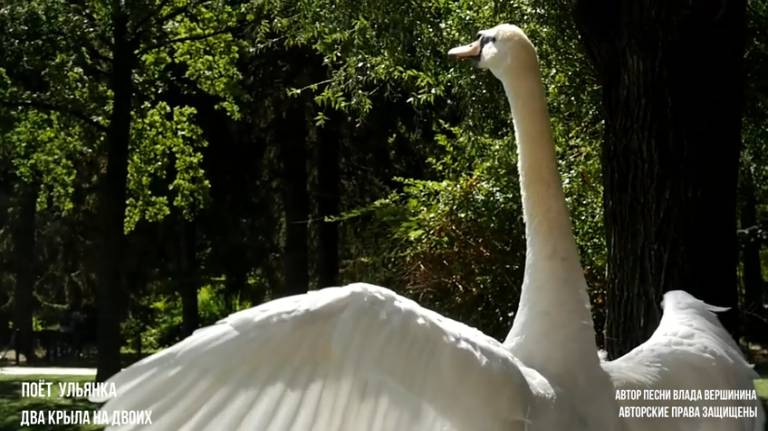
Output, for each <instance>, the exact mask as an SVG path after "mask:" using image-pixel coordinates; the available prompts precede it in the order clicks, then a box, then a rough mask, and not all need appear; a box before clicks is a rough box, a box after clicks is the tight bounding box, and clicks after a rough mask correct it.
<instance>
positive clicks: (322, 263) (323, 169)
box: [317, 122, 339, 287]
mask: <svg viewBox="0 0 768 431" xmlns="http://www.w3.org/2000/svg"><path fill="white" fill-rule="evenodd" d="M337 127H338V124H337V123H336V122H331V123H330V124H328V125H327V126H326V128H324V129H322V130H321V132H320V142H318V145H317V193H318V196H317V199H318V202H317V204H318V211H319V213H320V214H319V215H320V218H321V219H322V220H320V225H319V228H318V233H317V260H318V263H317V266H318V268H317V282H318V285H319V286H320V287H326V286H335V285H336V284H338V282H339V229H338V223H337V222H331V221H325V220H324V218H325V217H328V216H336V215H338V213H339V134H338V129H337Z"/></svg>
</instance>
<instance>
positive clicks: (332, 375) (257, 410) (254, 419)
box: [103, 25, 761, 431]
mask: <svg viewBox="0 0 768 431" xmlns="http://www.w3.org/2000/svg"><path fill="white" fill-rule="evenodd" d="M482 34H483V37H482V38H481V39H480V40H478V41H476V42H474V43H473V44H470V45H468V46H465V47H459V48H455V49H454V50H451V53H450V54H452V55H454V56H457V57H473V58H476V59H477V60H478V63H479V65H480V66H481V67H485V68H488V69H490V70H491V71H492V72H493V73H494V75H496V77H498V78H499V79H500V80H501V81H502V83H503V84H504V89H505V91H506V93H507V96H508V98H509V100H510V107H511V109H512V114H513V118H514V121H515V130H516V135H517V144H518V152H519V156H520V157H519V161H520V176H521V178H520V184H521V190H522V195H523V206H524V217H525V221H526V236H527V247H528V251H527V255H526V270H525V279H524V282H523V289H522V295H521V298H520V306H519V310H518V313H517V315H516V318H515V322H514V325H513V327H512V330H511V331H510V334H509V336H508V337H507V339H506V341H505V342H504V344H501V343H499V342H497V341H496V340H494V339H492V338H489V337H487V336H485V335H483V334H482V333H480V332H479V331H477V330H475V329H473V328H469V327H467V326H465V325H463V324H461V323H458V322H455V321H453V320H451V319H448V318H445V317H442V316H440V315H438V314H436V313H434V312H432V311H429V310H427V309H424V308H422V307H420V306H419V305H417V304H416V303H414V302H413V301H410V300H408V299H405V298H403V297H401V296H398V295H396V294H395V293H393V292H391V291H389V290H387V289H384V288H380V287H376V286H371V285H365V284H355V285H350V286H347V287H343V288H328V289H323V290H319V291H316V292H311V293H308V294H305V295H298V296H294V297H289V298H284V299H280V300H276V301H272V302H269V303H266V304H263V305H261V306H258V307H255V308H252V309H249V310H245V311H241V312H239V313H235V314H233V315H231V316H229V317H228V318H227V319H224V320H222V321H221V322H219V323H218V324H216V325H214V326H211V327H208V328H204V329H201V330H199V331H197V332H195V334H193V335H192V336H190V337H189V338H187V339H185V340H183V341H182V342H180V343H178V344H176V345H175V346H173V347H171V348H169V349H166V350H165V351H163V352H160V353H158V354H156V355H153V356H151V357H149V358H147V359H145V360H143V361H141V362H139V363H137V364H134V365H133V366H131V367H129V368H128V369H126V370H124V371H122V372H121V373H119V374H118V375H116V376H115V377H113V378H112V379H111V381H112V382H114V383H116V385H117V392H118V396H117V397H116V398H114V399H112V400H110V401H109V402H108V403H107V404H106V405H105V406H104V407H103V408H104V409H105V410H108V411H109V410H143V409H149V410H152V421H153V426H152V428H153V429H159V430H178V429H189V430H198V429H199V430H203V429H205V430H224V429H226V430H259V431H284V430H297V431H298V430H301V431H305V430H320V431H337V430H342V431H363V430H381V431H394V430H397V431H401V430H419V431H432V430H435V431H437V430H446V431H447V430H457V431H459V430H461V431H465V430H469V431H496V430H498V431H512V430H547V431H552V430H565V429H568V430H575V431H586V430H594V431H610V430H623V429H632V430H641V429H659V428H658V427H657V426H649V422H642V421H636V422H629V423H624V422H623V421H622V420H620V419H619V417H618V404H617V402H616V401H615V397H614V385H615V386H616V387H618V388H624V387H627V388H629V387H644V388H651V387H667V386H669V385H672V386H683V387H686V385H691V384H695V385H697V387H698V386H703V387H708V388H710V386H708V385H710V383H711V384H713V385H714V384H717V386H714V388H720V387H729V385H730V387H729V388H745V387H747V386H750V387H751V378H752V376H753V375H754V373H753V372H752V371H751V368H749V366H748V364H746V362H744V360H743V359H742V358H741V356H740V352H739V351H738V348H737V347H736V345H735V344H734V343H733V341H732V340H730V338H729V337H728V335H727V333H724V331H723V330H722V327H721V326H719V323H717V321H716V318H715V317H714V315H713V314H712V313H711V312H710V311H708V310H706V309H705V310H704V311H701V310H699V309H700V308H701V307H699V306H697V305H695V304H698V302H697V303H694V302H692V301H696V300H695V299H693V298H691V297H690V296H686V295H687V294H684V293H668V294H667V296H666V298H667V299H666V300H667V301H670V304H675V305H673V306H671V305H670V304H667V307H665V315H664V318H663V320H662V323H661V325H660V328H659V330H658V331H657V332H656V334H654V336H653V337H652V338H651V339H650V340H649V341H648V342H647V343H645V344H644V345H642V346H640V347H638V348H637V349H635V350H634V351H633V352H631V353H630V354H628V355H627V356H625V357H624V358H621V359H619V360H617V361H614V362H608V363H603V364H601V363H600V361H599V359H598V355H597V347H596V345H595V341H594V328H593V326H592V318H591V314H590V309H589V301H588V298H587V293H586V283H585V281H584V277H583V275H582V270H581V266H580V263H579V256H578V252H577V249H576V244H575V242H574V239H573V235H572V233H571V225H570V221H569V217H568V211H567V208H566V206H565V201H564V198H563V193H562V189H561V186H560V180H559V177H558V175H557V170H556V166H555V154H554V145H553V141H552V136H551V131H550V125H549V118H548V114H547V109H546V100H545V98H544V90H543V87H542V84H541V78H540V75H539V69H538V61H537V59H536V53H535V50H534V48H533V46H532V45H531V43H530V42H529V41H528V39H527V38H526V36H525V35H524V34H523V32H522V31H521V30H520V29H518V28H517V27H514V26H511V25H501V26H497V27H495V28H493V29H490V30H486V31H484V32H483V33H482ZM680 304H683V305H685V304H688V305H690V307H688V306H680V307H678V305H680ZM691 304H693V305H691ZM702 304H703V303H702ZM691 307H692V308H691ZM697 307H698V308H697ZM692 309H695V310H694V311H693V312H691V310H692ZM686 325H687V326H686ZM687 364H688V365H690V364H696V365H695V366H696V367H705V368H706V367H707V366H709V367H711V370H712V372H710V373H708V374H706V375H697V376H696V381H693V380H691V378H692V376H691V374H690V373H687V372H686V371H685V370H684V369H683V368H682V367H685V366H686V365H687ZM697 369H699V368H697ZM678 370H680V371H679V372H680V374H678ZM721 371H722V372H725V373H726V374H724V375H723V376H721V377H713V376H716V374H715V373H718V372H721ZM719 423H720V424H721V425H722V424H727V425H723V426H724V427H722V428H716V427H712V426H710V425H709V422H707V423H705V424H704V425H702V426H698V424H696V423H695V422H685V421H675V422H673V423H672V424H673V426H677V428H664V429H685V430H689V429H690V430H693V429H696V430H710V429H712V430H715V429H727V430H736V429H739V430H741V429H743V430H758V429H761V428H758V427H759V426H760V421H759V419H756V420H753V421H730V422H722V421H721V422H719ZM678 425H679V426H678ZM742 425H743V426H742ZM643 426H645V428H643ZM627 427H630V428H627ZM128 428H130V427H126V429H128Z"/></svg>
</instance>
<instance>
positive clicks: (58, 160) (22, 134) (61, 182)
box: [4, 110, 87, 213]
mask: <svg viewBox="0 0 768 431" xmlns="http://www.w3.org/2000/svg"><path fill="white" fill-rule="evenodd" d="M82 138H83V136H82V135H81V133H80V130H79V128H77V127H76V126H74V125H72V124H71V123H69V122H67V121H65V120H64V119H63V118H62V116H61V115H60V114H57V113H42V112H39V111H34V110H28V111H24V112H22V113H20V114H19V115H18V116H17V118H16V123H15V127H14V128H13V129H12V130H10V132H8V133H7V135H6V136H5V139H4V140H7V142H8V143H9V144H10V151H9V154H8V156H9V158H10V159H11V160H12V162H13V166H14V167H15V169H16V174H17V175H18V177H19V178H20V179H21V180H22V181H24V182H27V183H37V184H40V186H41V187H40V193H39V198H38V202H37V207H38V209H39V210H43V209H46V208H48V207H49V206H50V207H51V209H53V210H57V211H61V212H64V213H67V212H69V211H71V210H72V209H73V202H72V193H73V191H74V188H75V184H74V183H75V176H76V173H77V172H76V169H75V164H74V160H75V159H77V158H80V157H83V156H84V153H85V152H87V149H85V148H84V147H83V146H82V141H81V139H82Z"/></svg>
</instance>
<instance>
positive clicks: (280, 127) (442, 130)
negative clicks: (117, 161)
mask: <svg viewBox="0 0 768 431" xmlns="http://www.w3.org/2000/svg"><path fill="white" fill-rule="evenodd" d="M763 3H764V2H762V3H761V2H753V6H754V7H753V12H752V13H753V15H752V19H753V20H754V22H756V23H760V22H763V23H764V22H765V18H766V16H767V14H766V10H765V6H764V4H763ZM116 4H123V3H122V2H99V1H94V0H78V1H67V2H65V1H59V0H34V1H9V2H5V3H4V4H3V5H2V6H0V51H1V52H3V53H4V58H3V60H2V61H0V210H1V211H0V264H1V265H2V267H3V268H4V270H3V271H2V272H0V289H1V290H0V303H2V304H4V305H2V306H0V318H2V319H0V331H2V333H0V341H2V340H5V339H7V338H6V337H8V335H9V333H10V328H12V327H14V326H13V324H12V323H11V320H12V319H11V317H10V316H11V314H12V313H13V310H14V307H17V308H18V307H19V306H20V304H19V303H18V301H15V297H16V293H14V292H15V290H16V287H17V286H18V282H19V274H23V273H24V271H25V270H26V271H27V272H30V271H31V273H32V274H33V280H34V282H33V283H32V285H31V286H30V289H33V291H34V299H33V300H32V302H31V303H30V304H29V305H28V307H29V310H28V311H29V313H30V314H31V315H33V316H34V317H35V320H34V322H35V326H36V328H37V329H38V330H39V329H43V328H48V329H57V328H60V327H63V326H65V325H66V324H65V323H63V322H65V321H67V319H68V318H69V316H71V315H72V313H75V312H78V313H84V314H86V315H89V314H93V309H94V307H95V305H96V302H95V298H96V293H95V292H96V285H97V277H96V275H95V274H97V272H98V268H99V267H100V265H103V260H102V259H104V256H103V255H102V254H101V253H100V251H99V250H100V249H99V248H98V247H97V244H98V242H99V241H100V238H101V235H102V234H103V232H102V229H103V227H102V224H101V222H100V218H102V217H104V213H103V212H100V210H99V208H100V207H99V202H101V200H103V199H104V197H103V195H100V194H99V190H100V189H99V187H100V186H99V185H100V184H101V182H102V181H104V178H105V176H106V171H107V164H108V161H109V160H111V159H110V148H111V147H110V145H108V142H112V141H110V140H111V139H112V135H110V133H112V131H113V129H112V128H111V127H112V124H113V121H114V120H113V119H112V118H113V114H114V112H115V111H114V110H115V107H114V103H115V100H117V99H116V96H115V95H116V93H115V91H116V87H115V82H114V80H113V78H112V77H111V75H110V71H113V70H115V67H116V66H115V61H116V57H115V52H114V51H112V48H111V46H112V43H113V38H114V35H113V33H112V32H113V30H114V28H115V25H116V24H115V17H116V16H118V15H119V14H118V15H116V9H115V8H116V7H117V6H115V5H116ZM121 7H123V8H125V9H124V10H121V11H122V12H123V13H124V14H125V15H124V16H126V17H127V18H126V19H128V25H127V29H128V31H129V32H130V34H131V35H132V36H131V38H130V43H131V45H130V46H131V49H132V51H131V52H132V53H133V54H132V55H134V56H135V58H134V62H133V63H132V66H131V67H132V75H131V85H132V89H131V91H130V102H131V103H130V129H129V130H130V132H129V136H128V137H127V139H128V148H127V166H126V177H125V179H124V180H125V185H124V188H123V190H124V192H125V202H124V203H123V205H124V208H125V210H124V214H122V219H121V220H120V221H119V222H120V223H121V225H122V227H123V232H124V234H125V244H124V246H123V252H122V256H121V257H120V262H119V265H118V266H119V268H120V271H121V278H120V280H121V286H122V287H121V288H122V289H124V291H125V292H126V301H124V303H121V304H120V307H122V314H121V320H122V321H123V323H122V333H123V337H124V339H125V341H124V346H125V347H129V348H136V349H147V348H150V349H154V348H159V347H162V346H163V345H167V344H169V343H171V342H173V341H175V340H176V339H178V338H179V337H181V336H183V335H184V331H185V330H186V329H189V328H186V329H184V320H185V319H189V316H190V314H189V313H192V315H195V316H199V318H198V319H197V321H194V322H192V321H190V322H191V324H192V326H197V325H200V324H207V323H210V322H213V321H215V320H216V319H217V318H220V317H222V316H223V315H225V314H226V313H227V312H229V311H232V310H234V309H237V308H242V307H246V306H250V305H254V304H258V303H261V302H262V301H264V300H267V299H270V298H275V297H279V296H281V295H283V294H285V292H289V291H295V290H292V289H294V288H295V286H287V284H288V282H287V281H286V279H287V275H286V274H293V273H295V272H296V271H299V272H301V271H303V272H305V273H307V274H308V278H309V280H310V282H309V284H308V285H307V286H304V287H303V288H304V289H306V288H307V287H311V288H316V287H322V286H318V282H317V281H316V280H318V279H320V278H319V275H318V274H320V273H321V272H323V271H325V269H323V268H326V267H328V265H326V264H325V263H324V262H327V261H326V260H324V259H326V258H325V257H323V256H328V255H329V247H331V248H333V250H334V252H333V253H332V254H330V256H336V260H337V262H336V265H335V267H336V268H337V272H338V276H337V277H336V279H337V280H338V281H340V282H351V281H358V280H360V281H368V282H373V283H378V284H382V285H386V286H388V287H391V288H393V289H396V290H398V291H400V292H403V293H406V294H407V295H408V296H411V297H414V298H417V299H418V300H419V301H421V302H422V303H423V304H424V305H427V306H430V307H433V308H435V309H437V310H438V311H440V312H444V313H446V314H447V315H449V316H451V317H455V318H459V319H461V320H463V321H465V322H468V323H470V324H473V325H475V326H478V327H479V328H480V329H482V330H484V331H486V332H488V333H490V334H492V335H494V336H497V337H502V336H503V335H504V332H505V331H506V329H507V328H508V327H509V324H510V323H511V320H512V317H513V312H514V310H515V308H516V302H517V298H518V295H519V286H520V285H521V280H522V273H523V261H524V256H525V239H524V235H523V224H522V215H521V207H520V193H519V186H518V182H517V172H516V169H517V168H516V153H515V151H514V145H515V143H514V138H513V130H512V125H511V122H510V121H509V108H508V106H507V102H506V100H505V99H504V97H503V94H502V91H501V86H500V84H499V83H498V82H497V81H496V80H495V79H493V77H492V76H490V74H488V73H485V72H483V71H478V70H473V69H472V67H471V66H470V65H469V64H459V63H454V62H451V61H449V60H448V59H447V58H446V56H445V53H446V51H447V50H448V49H449V48H450V47H452V46H454V45H457V44H459V43H465V42H467V41H468V40H469V39H471V38H472V37H473V36H474V35H475V33H476V31H477V30H479V29H482V28H487V27H490V26H493V25H495V24H497V23H498V22H500V21H507V22H513V23H516V24H518V25H520V26H521V27H522V28H524V30H525V31H526V32H527V33H528V34H529V36H530V37H531V39H532V40H533V41H534V42H535V43H536V45H537V46H538V50H539V56H540V60H541V68H542V74H543V77H544V80H545V85H546V88H547V90H548V97H549V102H550V113H551V115H552V123H553V129H554V132H555V133H554V134H555V138H556V144H557V148H558V157H559V167H560V172H561V176H562V179H563V183H564V186H565V192H566V195H567V199H568V204H569V206H570V208H571V211H572V218H573V222H574V226H575V231H576V235H577V241H578V244H579V246H580V250H581V253H582V259H583V264H584V267H585V272H586V274H587V278H588V281H589V283H590V285H591V288H592V292H591V293H592V299H593V304H594V305H595V318H596V319H597V321H598V325H600V324H601V319H602V315H601V305H602V303H603V301H604V294H603V280H604V275H605V270H606V268H605V245H604V239H603V233H602V203H601V202H602V188H601V180H600V162H599V151H600V150H599V148H600V140H601V136H602V129H601V127H602V124H601V116H600V112H599V108H598V106H599V100H598V99H599V93H598V85H597V82H596V79H595V77H594V75H593V73H592V71H591V69H590V68H589V64H588V61H587V60H586V59H585V57H584V54H583V52H582V49H581V47H580V46H579V41H578V37H577V36H576V32H575V30H574V28H573V24H572V22H571V19H570V15H569V9H568V7H567V5H559V3H558V2H545V4H544V6H542V5H538V4H535V2H527V1H511V2H497V3H494V2H482V1H475V0H463V1H458V2H457V1H446V0H422V1H416V2H391V1H385V0H364V1H356V2H341V3H339V2H335V1H326V0H323V1H307V0H263V1H253V2H225V1H218V0H193V1H177V0H142V1H135V2H134V1H132V2H125V3H124V4H123V6H121ZM751 28H752V30H753V34H751V36H750V40H749V44H750V48H751V51H749V54H748V61H749V62H750V64H751V65H752V66H753V67H754V69H751V70H753V71H754V73H755V74H760V70H762V68H764V67H765V64H768V63H766V62H765V38H764V31H765V30H764V28H766V27H765V26H762V27H761V26H759V25H757V24H755V25H753V26H752V27H751ZM763 75H764V74H762V75H760V76H763ZM754 82H757V81H754ZM750 88H752V90H753V94H755V95H756V96H755V97H756V98H755V99H754V100H755V102H753V103H752V104H750V105H749V109H748V110H747V115H745V135H744V136H745V144H746V145H745V156H744V160H745V165H744V166H745V169H746V170H747V171H749V172H751V173H752V175H753V176H755V178H756V179H755V181H754V184H756V193H757V196H758V197H759V199H758V202H759V207H760V208H761V210H760V211H759V219H760V220H765V212H764V208H765V206H764V202H766V200H765V197H766V196H768V195H766V190H765V188H764V186H763V185H764V184H768V183H766V182H765V181H761V180H760V179H762V178H763V177H764V176H765V172H763V171H764V169H765V168H764V167H765V166H768V164H766V163H764V161H763V160H762V159H761V158H762V157H764V154H765V152H764V151H761V148H762V145H763V144H762V142H763V141H764V139H763V138H764V137H765V135H766V129H765V127H766V126H765V122H764V121H763V120H764V118H765V100H764V96H765V94H766V89H765V88H764V86H763V87H759V86H755V87H750ZM750 100H752V99H750ZM328 154H331V155H332V156H333V157H331V160H330V161H329V160H327V159H328V157H324V155H325V156H327V155H328ZM291 160H293V161H294V162H295V161H296V160H298V162H297V163H293V164H291ZM289 166H292V167H291V168H289ZM302 169H303V171H302ZM329 169H330V170H329ZM327 172H331V173H333V174H331V175H330V184H331V187H330V188H329V186H328V184H329V182H328V181H329V180H328V178H329V176H328V175H329V174H327ZM329 190H330V191H329ZM302 191H303V193H302ZM329 193H330V194H332V195H333V196H332V198H333V199H335V201H334V202H335V203H334V204H332V205H331V206H330V207H327V206H325V204H324V202H326V201H325V200H324V199H327V198H328V195H329ZM30 196H31V197H32V200H31V202H34V208H32V209H31V211H32V214H36V217H35V218H34V219H33V220H32V223H33V232H34V235H32V236H31V237H30V236H29V235H27V236H24V235H21V234H17V233H18V232H23V231H24V230H23V229H22V227H23V225H24V224H25V222H24V221H25V220H26V221H27V222H28V221H29V217H26V218H25V216H23V214H27V215H28V214H29V213H30V208H29V202H30ZM297 199H298V204H297ZM25 208H26V212H25ZM297 208H298V210H296V209H297ZM302 208H303V209H302ZM327 208H332V209H331V210H328V209H327ZM292 211H293V213H292ZM296 211H298V212H296ZM302 211H303V212H302ZM286 214H288V215H286ZM290 214H299V216H298V217H293V218H292V217H291V216H289V215H290ZM302 214H303V215H302ZM297 223H298V224H301V225H302V226H303V227H305V228H306V232H304V233H303V234H301V233H300V235H304V237H303V245H304V247H303V249H304V250H303V253H305V254H306V256H307V259H308V261H307V262H306V264H305V265H303V267H302V268H297V267H296V264H295V262H301V260H300V259H299V260H295V259H294V260H291V261H290V262H293V263H291V264H288V263H286V262H287V260H286V257H287V256H288V255H293V253H296V252H297V250H296V247H292V246H289V241H287V239H286V238H288V237H290V236H291V235H293V233H292V232H295V231H293V230H292V229H293V228H294V227H295V226H296V225H297ZM329 226H330V227H331V229H332V231H333V232H337V235H338V241H337V242H335V243H328V242H327V233H324V232H327V230H325V231H324V229H327V228H328V227H329ZM323 238H326V239H323ZM21 241H26V242H27V243H28V245H29V246H30V247H32V250H34V253H33V254H32V256H34V257H33V259H32V260H31V261H29V260H27V261H23V259H19V258H18V255H19V253H20V252H19V250H23V249H24V247H23V246H21V245H20V242H21ZM30 241H31V242H30ZM300 243H301V242H300ZM328 244H332V245H331V246H329V245H328ZM298 248H299V249H301V248H302V247H301V246H299V247H298ZM307 250H308V252H307ZM298 252H299V254H301V252H302V251H301V250H298ZM330 259H331V260H333V257H331V258H330ZM763 262H765V259H763ZM330 267H331V268H333V267H334V265H331V266H330ZM5 268H7V270H6V269H5ZM25 268H26V269H25ZM189 289H192V291H193V292H194V293H195V294H196V296H197V299H198V300H197V306H196V307H193V308H190V305H189V304H187V303H184V301H183V299H182V297H183V293H184V292H188V291H189ZM119 297H120V296H116V298H119ZM22 305H23V304H22ZM184 310H186V312H185V311H184Z"/></svg>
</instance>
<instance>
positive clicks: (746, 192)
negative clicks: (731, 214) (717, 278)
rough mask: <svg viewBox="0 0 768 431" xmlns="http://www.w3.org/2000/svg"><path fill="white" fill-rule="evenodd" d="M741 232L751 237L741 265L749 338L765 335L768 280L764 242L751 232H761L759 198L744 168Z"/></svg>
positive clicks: (748, 173)
mask: <svg viewBox="0 0 768 431" xmlns="http://www.w3.org/2000/svg"><path fill="white" fill-rule="evenodd" d="M741 179H742V182H741V195H742V205H741V229H742V230H747V232H748V234H747V235H746V237H745V238H744V241H743V243H742V252H741V256H742V263H743V265H744V266H743V276H742V277H743V278H742V284H743V286H744V304H743V306H744V312H745V314H746V319H745V321H744V327H745V330H746V332H747V333H748V334H750V335H762V332H763V331H762V330H761V327H762V325H763V321H762V320H761V319H762V318H763V314H764V312H763V290H764V289H765V281H764V280H763V270H762V268H761V264H760V246H761V241H760V238H759V237H757V235H751V234H750V233H751V232H753V231H756V230H757V229H758V226H757V199H756V198H755V184H754V180H753V178H752V173H751V172H750V171H749V169H744V171H743V173H742V176H741Z"/></svg>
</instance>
